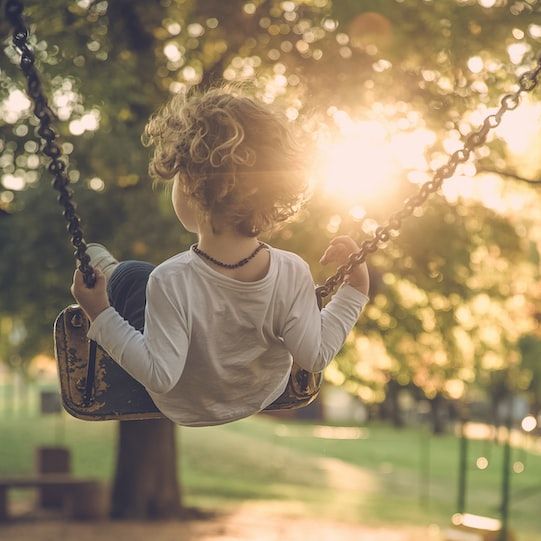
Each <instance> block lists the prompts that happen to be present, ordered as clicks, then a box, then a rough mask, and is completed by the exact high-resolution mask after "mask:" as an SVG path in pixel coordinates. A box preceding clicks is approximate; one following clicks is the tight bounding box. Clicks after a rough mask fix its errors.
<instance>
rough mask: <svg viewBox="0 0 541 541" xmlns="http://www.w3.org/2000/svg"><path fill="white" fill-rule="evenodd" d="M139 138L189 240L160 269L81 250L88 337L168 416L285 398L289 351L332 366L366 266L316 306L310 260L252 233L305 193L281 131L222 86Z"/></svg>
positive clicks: (330, 251)
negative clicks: (85, 260) (91, 279)
mask: <svg viewBox="0 0 541 541" xmlns="http://www.w3.org/2000/svg"><path fill="white" fill-rule="evenodd" d="M144 142H145V143H146V144H148V145H153V146H154V147H155V148H154V155H153V157H152V160H151V163H150V173H151V175H152V176H153V177H154V178H157V179H167V180H170V179H173V190H172V202H173V207H174V209H175V212H176V215H177V217H178V219H179V221H180V222H181V223H182V225H183V226H184V227H185V228H186V229H187V230H188V231H191V232H193V233H195V234H197V236H198V239H199V240H198V243H197V244H195V245H194V246H192V247H191V248H190V249H189V250H188V251H185V252H182V253H180V254H177V255H175V256H173V257H172V258H171V259H168V260H167V261H165V262H164V263H162V264H161V265H158V266H157V267H153V266H152V265H150V264H149V263H143V262H133V261H129V262H123V263H120V264H119V263H118V262H117V261H116V260H115V259H114V258H113V256H112V255H111V254H109V252H107V250H106V249H105V248H104V247H102V246H100V245H96V244H92V245H89V255H90V257H91V263H92V265H93V266H94V268H95V270H96V274H97V282H96V285H95V286H94V288H93V289H88V288H86V287H85V285H84V283H83V280H82V275H81V273H80V272H79V271H78V270H77V271H76V272H75V276H74V282H73V285H72V293H73V295H74V297H75V298H76V300H77V301H78V302H79V304H80V305H81V307H82V308H83V309H84V310H85V312H86V313H87V315H88V317H89V319H90V320H91V322H92V323H91V326H90V329H89V332H88V337H89V338H91V339H93V340H95V341H96V342H98V344H100V345H101V346H102V347H103V348H104V349H105V350H106V351H107V352H108V353H109V355H110V356H111V357H112V358H113V359H114V360H115V361H116V362H117V363H119V364H120V365H121V366H122V367H123V368H124V369H125V370H126V371H127V372H129V373H130V374H131V375H132V376H133V377H134V378H135V379H136V380H138V381H139V382H141V383H142V384H143V385H144V386H145V387H146V389H147V390H148V392H149V394H150V396H151V397H152V399H153V400H154V402H155V404H156V406H157V407H158V408H159V409H160V410H161V411H162V412H163V414H164V415H166V416H167V417H168V418H169V419H171V420H172V421H174V422H175V423H178V424H181V425H190V426H204V425H215V424H221V423H226V422H230V421H234V420H236V419H241V418H243V417H247V416H249V415H252V414H254V413H257V412H258V411H261V410H263V409H264V408H265V407H266V406H268V405H269V404H271V403H272V402H273V401H274V400H276V399H277V398H278V397H279V396H280V395H281V394H282V392H283V391H284V389H285V387H286V385H287V382H288V378H289V374H290V371H291V366H292V360H293V359H295V362H296V363H297V364H298V365H299V366H301V367H302V368H304V369H305V370H308V371H311V372H319V371H321V370H323V369H324V368H325V367H326V366H327V365H328V364H329V363H330V361H331V360H332V358H333V357H334V356H335V354H336V353H337V352H338V350H339V349H340V348H341V347H342V345H343V343H344V340H345V338H346V336H347V334H348V333H349V332H350V330H351V329H352V327H353V325H354V324H355V322H356V321H357V318H358V316H359V313H360V311H361V309H362V308H363V307H364V305H365V304H366V302H367V301H368V298H367V293H368V272H367V268H366V265H365V264H363V265H358V266H357V267H355V269H354V271H353V272H352V273H351V275H350V276H348V277H347V282H348V283H347V284H345V285H343V286H342V287H341V288H340V289H339V291H338V292H337V293H336V294H335V295H334V297H333V299H332V300H331V301H330V302H329V303H328V305H327V306H326V308H324V309H323V310H322V311H321V312H320V311H319V309H318V306H317V302H316V297H315V294H314V286H313V282H312V276H311V274H310V269H309V267H308V265H307V263H306V262H305V261H303V259H301V258H300V257H299V256H297V255H295V254H293V253H290V252H286V251H283V250H279V249H276V248H273V247H272V246H270V245H269V244H265V243H263V242H260V241H259V240H258V238H257V237H258V235H259V234H260V233H262V232H263V231H266V230H269V229H271V228H272V227H273V226H275V225H276V224H277V223H279V222H282V221H284V220H286V219H287V218H289V217H290V216H292V215H293V214H294V212H295V211H296V210H297V208H298V205H299V203H300V202H301V200H302V197H303V194H304V192H305V188H306V186H305V181H304V174H303V171H302V169H303V168H302V153H301V151H300V149H299V148H298V146H297V145H296V143H295V141H294V139H293V137H292V135H291V128H290V126H289V125H288V123H287V121H285V120H284V119H283V118H282V117H281V116H280V115H278V114H276V113H274V112H272V111H271V110H270V109H269V108H268V106H266V105H264V104H262V103H259V102H258V101H256V100H254V99H252V98H250V97H246V96H243V95H239V94H238V93H236V91H233V90H231V89H230V88H227V87H226V88H218V89H214V90H210V91H207V92H205V93H203V94H191V95H189V96H188V97H186V96H180V95H178V96H175V97H174V98H173V99H172V100H171V101H170V102H169V103H168V104H167V105H165V106H164V107H163V108H162V109H161V110H160V111H159V112H158V113H157V114H156V115H154V116H153V117H152V118H151V119H150V121H149V123H148V125H147V126H146V129H145V136H144ZM357 249H358V247H357V245H356V244H355V243H354V242H353V240H351V239H350V238H349V237H337V238H335V239H334V240H333V241H332V242H331V244H330V246H329V247H328V248H327V250H326V251H325V253H324V254H323V257H322V258H321V262H322V263H324V264H325V263H336V264H342V263H344V262H345V260H346V259H347V256H348V255H349V254H350V253H351V252H353V251H356V250H357ZM106 284H107V287H106ZM110 302H111V304H112V306H111V304H110ZM145 302H146V308H145ZM143 326H144V330H143Z"/></svg>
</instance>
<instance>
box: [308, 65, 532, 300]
mask: <svg viewBox="0 0 541 541" xmlns="http://www.w3.org/2000/svg"><path fill="white" fill-rule="evenodd" d="M540 73H541V56H539V57H538V59H537V64H536V67H535V68H534V69H532V70H530V71H527V72H526V73H524V74H522V75H521V76H520V77H519V80H518V89H517V90H516V91H515V92H512V93H509V94H506V95H505V96H503V97H502V98H501V100H500V107H499V109H498V111H497V112H495V113H493V114H491V115H488V116H487V117H486V118H485V120H484V121H483V123H482V124H481V126H480V127H479V128H478V129H477V130H476V131H474V132H472V133H470V134H469V135H468V136H467V137H466V138H465V141H464V145H463V147H462V148H461V149H459V150H457V151H456V152H454V153H453V154H451V156H449V160H448V161H447V163H446V164H445V165H443V166H442V167H440V168H439V169H437V170H436V171H435V172H434V175H433V176H432V179H431V180H429V181H427V182H425V183H424V184H423V185H422V186H421V187H420V188H419V191H418V192H417V195H414V196H413V197H409V198H408V199H406V201H405V202H404V205H403V206H402V208H401V209H400V210H399V211H397V212H395V213H394V214H392V215H391V217H390V218H389V219H388V220H387V223H386V224H385V225H383V226H379V227H378V228H377V229H376V231H375V233H374V236H373V237H372V238H371V239H369V240H365V241H363V242H362V243H361V245H360V249H359V251H358V252H354V253H352V254H351V255H350V256H349V258H348V261H347V262H346V263H344V264H343V265H341V266H340V267H338V269H337V271H336V273H335V274H333V275H332V276H331V277H329V278H327V280H325V282H324V283H323V284H322V285H320V286H318V287H317V288H316V294H317V297H318V301H319V302H320V304H321V301H322V299H323V298H324V297H326V296H327V295H329V294H331V293H332V292H333V291H334V290H335V289H336V287H337V286H338V285H340V284H341V283H342V282H343V281H344V278H345V276H346V275H347V274H349V273H350V272H351V271H352V269H353V267H354V266H355V265H358V264H359V263H363V262H364V261H365V260H366V258H367V257H368V255H369V254H371V253H373V252H375V251H376V250H377V249H378V248H379V247H380V244H382V243H384V242H387V241H388V240H389V239H390V238H391V232H392V231H398V230H399V229H400V227H401V226H402V220H404V219H405V218H408V217H409V216H411V215H412V214H413V211H414V210H415V209H416V208H417V207H419V206H421V205H422V204H423V203H424V202H425V201H426V200H427V199H428V198H429V197H430V195H432V194H433V193H434V192H437V191H438V190H439V189H440V188H441V185H442V184H443V181H444V180H445V179H448V178H450V177H451V176H453V174H454V173H455V171H456V168H457V167H458V165H459V164H461V163H465V162H467V161H468V159H469V158H470V155H471V153H472V151H474V150H475V149H476V148H478V147H480V146H481V145H483V144H484V143H485V141H486V138H487V135H488V133H489V132H490V130H493V129H494V128H496V127H497V126H499V125H500V123H501V121H502V117H503V115H504V114H505V113H506V112H507V111H513V110H514V109H516V108H517V107H518V106H519V103H520V97H521V94H522V93H523V92H531V91H532V90H533V89H534V88H535V87H536V86H537V83H538V78H539V74H540Z"/></svg>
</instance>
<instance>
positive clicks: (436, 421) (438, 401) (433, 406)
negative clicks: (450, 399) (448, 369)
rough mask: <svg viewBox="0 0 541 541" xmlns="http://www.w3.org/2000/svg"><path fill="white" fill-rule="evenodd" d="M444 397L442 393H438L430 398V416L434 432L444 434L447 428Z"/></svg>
mask: <svg viewBox="0 0 541 541" xmlns="http://www.w3.org/2000/svg"><path fill="white" fill-rule="evenodd" d="M443 402H444V399H443V396H442V395H441V394H440V393H437V394H436V396H435V397H434V398H432V399H430V418H431V424H432V434H436V435H438V434H444V433H445V429H446V423H445V419H444V416H443V410H442V407H441V406H442V405H443Z"/></svg>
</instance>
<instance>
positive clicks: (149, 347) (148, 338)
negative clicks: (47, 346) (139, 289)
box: [88, 276, 189, 394]
mask: <svg viewBox="0 0 541 541" xmlns="http://www.w3.org/2000/svg"><path fill="white" fill-rule="evenodd" d="M146 295H147V305H146V309H145V330H144V332H143V333H140V332H139V331H137V330H136V329H135V328H134V327H132V326H131V325H130V324H129V323H128V322H127V321H126V320H124V319H123V318H122V316H120V314H119V313H118V312H117V311H116V310H115V309H114V308H112V307H109V308H107V309H106V310H104V311H103V312H102V313H101V314H99V316H98V317H97V318H96V319H95V320H94V321H93V322H92V324H91V325H90V329H89V331H88V338H90V339H91V340H95V341H96V342H97V343H98V344H99V345H100V346H101V347H103V349H105V351H107V353H108V354H109V355H110V356H111V357H112V358H113V359H114V360H115V361H116V362H117V363H118V364H119V365H120V366H121V367H122V368H124V370H126V372H128V374H130V375H131V376H132V377H134V378H135V379H136V380H137V381H139V382H140V383H141V384H142V385H144V386H145V387H146V388H147V389H148V390H149V391H151V392H154V393H157V394H163V393H167V392H169V391H170V390H171V389H172V388H173V387H174V386H175V385H176V384H177V382H178V380H179V379H180V376H181V375H182V372H183V370H184V366H185V364H186V354H187V352H188V344H189V340H188V329H187V324H186V318H185V314H184V313H183V311H182V308H181V307H180V306H176V303H174V302H173V301H172V299H171V298H170V297H169V296H168V295H167V293H166V292H165V290H164V288H163V286H162V284H161V283H160V282H159V280H158V279H157V278H155V277H153V276H151V277H150V280H149V282H148V285H147V293H146Z"/></svg>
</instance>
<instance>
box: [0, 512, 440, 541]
mask: <svg viewBox="0 0 541 541" xmlns="http://www.w3.org/2000/svg"><path fill="white" fill-rule="evenodd" d="M149 539H152V541H306V540H307V539H309V540H310V541H420V540H422V541H439V539H440V537H439V535H438V532H437V530H434V529H432V530H430V529H426V528H409V527H406V528H396V527H395V528H391V527H388V528H387V527H385V528H383V527H382V528H369V527H363V526H360V525H355V524H345V523H340V522H333V521H326V520H314V519H308V518H298V517H288V516H287V515H283V514H279V513H275V512H272V511H270V512H269V511H268V510H266V509H265V508H264V507H260V506H254V505H251V504H248V505H243V506H241V507H240V508H239V509H238V510H237V511H235V512H234V513H231V514H227V515H226V514H224V515H221V516H217V517H214V518H212V519H210V520H205V521H186V522H154V523H153V522H150V523H148V522H141V523H139V522H131V521H128V522H114V523H113V522H96V523H82V522H79V523H76V522H61V521H35V522H26V521H17V522H13V523H11V524H9V525H5V526H1V527H0V540H1V541H31V540H32V541H59V540H62V541H96V540H99V541H148V540H149Z"/></svg>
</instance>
